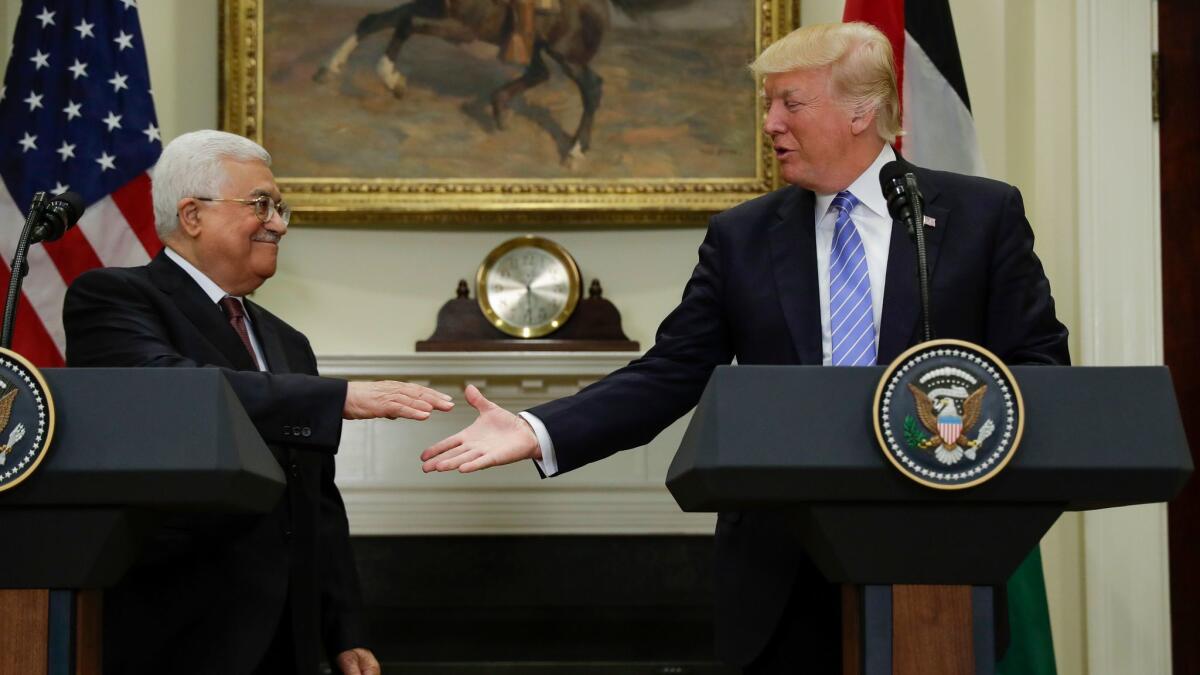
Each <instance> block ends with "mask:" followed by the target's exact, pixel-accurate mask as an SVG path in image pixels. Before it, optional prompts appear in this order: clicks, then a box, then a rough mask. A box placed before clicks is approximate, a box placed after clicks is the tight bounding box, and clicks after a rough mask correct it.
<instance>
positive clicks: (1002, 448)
mask: <svg viewBox="0 0 1200 675" xmlns="http://www.w3.org/2000/svg"><path fill="white" fill-rule="evenodd" d="M1023 428H1024V406H1023V404H1022V402H1021V392H1020V390H1019V389H1018V388H1017V383H1016V382H1015V381H1014V380H1013V376H1012V373H1010V372H1009V370H1008V368H1005V367H1004V364H1003V363H1001V362H1000V359H998V358H996V356H995V355H994V354H992V353H991V352H989V351H988V350H986V349H984V348H983V347H980V346H979V345H974V344H971V343H969V342H962V341H960V340H932V341H930V342H923V343H921V344H919V345H917V346H915V347H913V348H912V349H909V350H908V351H906V352H904V353H903V354H901V355H900V357H899V358H897V359H896V360H895V361H894V362H892V365H890V366H889V367H888V369H887V371H886V372H885V373H884V375H883V379H882V380H880V382H879V387H878V388H877V389H876V391H875V436H876V437H877V438H878V439H879V445H880V447H882V448H883V454H884V455H885V456H886V457H887V458H888V460H889V461H891V463H892V464H893V465H895V467H896V468H897V469H899V470H900V473H903V474H904V475H905V476H907V477H909V478H911V479H912V480H914V481H916V482H918V483H920V484H922V485H926V486H929V487H933V488H938V489H942V490H957V489H961V488H968V487H971V486H973V485H979V484H980V483H983V482H985V481H987V480H990V479H991V478H992V477H994V476H995V475H996V474H998V473H1000V471H1001V470H1002V469H1003V468H1004V467H1005V465H1007V464H1008V462H1009V460H1011V459H1012V456H1013V453H1014V452H1016V449H1017V444H1018V443H1019V442H1020V440H1021V432H1022V430H1023Z"/></svg>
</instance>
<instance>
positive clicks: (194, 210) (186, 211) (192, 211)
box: [175, 197, 200, 238]
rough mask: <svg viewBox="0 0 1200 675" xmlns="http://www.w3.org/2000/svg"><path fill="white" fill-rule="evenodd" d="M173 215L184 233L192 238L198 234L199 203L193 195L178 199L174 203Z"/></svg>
mask: <svg viewBox="0 0 1200 675" xmlns="http://www.w3.org/2000/svg"><path fill="white" fill-rule="evenodd" d="M175 215H176V217H178V218H179V229H180V230H182V231H183V232H184V234H186V235H187V236H188V237H193V238H194V237H196V236H198V235H199V234H200V203H199V202H197V201H196V199H195V198H194V197H184V198H183V199H180V200H179V203H178V204H176V205H175Z"/></svg>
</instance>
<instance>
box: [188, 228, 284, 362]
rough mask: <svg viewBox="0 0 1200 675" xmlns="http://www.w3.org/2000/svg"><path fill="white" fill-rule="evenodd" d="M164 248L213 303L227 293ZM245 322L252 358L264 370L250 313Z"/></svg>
mask: <svg viewBox="0 0 1200 675" xmlns="http://www.w3.org/2000/svg"><path fill="white" fill-rule="evenodd" d="M165 250H166V254H167V257H168V258H170V259H171V261H172V262H174V263H175V264H176V265H179V267H180V268H181V269H183V271H184V272H187V274H188V276H189V277H191V278H192V279H194V280H195V281H196V283H197V284H199V285H200V288H201V290H203V291H204V294H205V295H207V296H208V298H209V299H210V300H212V302H213V304H214V305H216V304H217V303H219V302H220V301H221V298H223V297H225V296H226V295H229V294H228V293H226V292H225V291H223V290H221V287H220V286H218V285H217V284H216V282H214V281H213V280H212V279H209V278H208V275H206V274H205V273H204V272H201V271H200V270H198V269H196V266H195V265H193V264H192V263H190V262H188V261H187V260H186V259H185V258H184V257H183V256H181V255H179V254H178V253H176V252H175V251H173V250H172V249H171V247H169V246H168V247H166V249H165ZM233 297H234V299H235V300H237V301H238V302H241V303H242V308H243V309H244V308H245V306H246V303H244V302H242V299H241V298H239V297H237V296H233ZM218 309H219V308H218ZM245 322H246V332H248V333H249V334H250V346H251V347H253V348H254V358H255V359H256V360H257V361H258V369H259V370H260V371H262V372H266V370H267V360H266V359H265V358H263V351H262V347H261V346H259V344H258V336H257V335H255V334H254V322H253V321H251V320H250V315H249V314H248V313H247V314H246V316H245Z"/></svg>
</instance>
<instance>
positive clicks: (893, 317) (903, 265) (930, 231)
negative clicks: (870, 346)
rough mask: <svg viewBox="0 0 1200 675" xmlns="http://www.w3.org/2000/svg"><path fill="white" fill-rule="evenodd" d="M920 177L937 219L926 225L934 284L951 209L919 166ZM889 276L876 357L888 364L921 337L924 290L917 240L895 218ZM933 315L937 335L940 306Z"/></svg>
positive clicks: (929, 209)
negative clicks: (920, 321)
mask: <svg viewBox="0 0 1200 675" xmlns="http://www.w3.org/2000/svg"><path fill="white" fill-rule="evenodd" d="M913 170H914V171H915V172H916V173H917V181H918V184H919V185H920V188H921V194H922V196H923V197H924V199H925V215H926V216H927V218H931V219H933V221H934V226H933V227H929V226H926V227H925V228H924V231H925V254H926V260H927V262H928V265H929V283H930V286H931V287H932V285H933V279H934V278H935V271H936V270H937V261H938V254H939V253H940V251H941V245H942V239H944V238H945V236H946V230H947V229H949V226H950V222H949V215H950V211H949V209H947V208H946V207H945V206H944V205H942V204H940V203H939V202H938V197H939V196H940V190H938V187H937V184H936V182H935V180H934V179H933V177H932V176H931V175H930V174H929V173H928V172H925V171H923V170H921V169H919V168H917V167H913ZM886 276H887V279H886V281H885V282H884V290H883V316H882V317H881V318H880V321H879V322H880V327H879V351H878V358H877V359H876V361H877V362H878V363H880V364H886V363H889V362H891V361H892V360H894V359H895V358H896V357H897V356H899V355H900V353H901V352H903V351H904V350H905V349H907V348H908V347H909V346H910V344H911V343H912V342H913V339H914V337H915V338H916V339H917V341H920V340H921V338H922V337H923V336H921V335H919V329H918V322H919V320H920V316H921V294H920V289H919V288H918V285H917V248H916V243H914V242H913V240H912V239H911V238H910V237H909V236H908V228H907V227H905V226H904V224H903V223H901V222H899V221H896V220H893V221H892V238H891V243H890V245H889V247H888V264H887V275H886ZM931 312H932V313H933V315H934V316H933V317H931V324H932V325H933V326H934V327H935V329H934V333H935V334H934V337H935V338H936V337H937V335H936V326H937V323H936V321H934V320H932V319H936V316H937V308H936V307H934V308H932V309H931Z"/></svg>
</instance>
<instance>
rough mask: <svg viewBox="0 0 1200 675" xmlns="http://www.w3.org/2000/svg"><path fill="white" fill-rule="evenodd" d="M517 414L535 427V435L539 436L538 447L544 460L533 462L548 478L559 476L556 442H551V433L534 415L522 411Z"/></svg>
mask: <svg viewBox="0 0 1200 675" xmlns="http://www.w3.org/2000/svg"><path fill="white" fill-rule="evenodd" d="M517 414H518V415H520V416H521V419H523V420H525V421H526V422H529V426H531V427H533V435H534V436H537V441H538V446H539V447H540V448H541V449H542V458H541V459H535V460H533V461H534V462H536V463H537V466H538V468H539V469H541V471H542V474H543V475H545V476H546V477H547V478H549V477H550V476H553V475H555V474H557V473H558V459H557V458H555V456H554V441H552V440H550V432H548V431H546V425H545V424H542V421H541V420H539V419H538V418H537V416H536V415H534V414H533V413H530V412H526V411H521V412H519V413H517Z"/></svg>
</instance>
